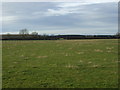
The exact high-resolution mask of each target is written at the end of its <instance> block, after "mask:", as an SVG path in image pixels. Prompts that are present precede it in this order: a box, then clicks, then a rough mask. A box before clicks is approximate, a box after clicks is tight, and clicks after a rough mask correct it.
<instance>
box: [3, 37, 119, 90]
mask: <svg viewBox="0 0 120 90" xmlns="http://www.w3.org/2000/svg"><path fill="white" fill-rule="evenodd" d="M2 59H3V77H2V78H3V88H8V87H9V88H115V87H117V86H118V40H117V39H103V40H102V39H91V40H87V39H86V40H51V41H49V40H46V41H45V40H43V41H42V40H41V41H40V40H36V41H32V40H30V41H3V47H2Z"/></svg>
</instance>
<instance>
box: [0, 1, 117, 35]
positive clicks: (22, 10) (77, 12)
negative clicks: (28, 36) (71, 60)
mask: <svg viewBox="0 0 120 90" xmlns="http://www.w3.org/2000/svg"><path fill="white" fill-rule="evenodd" d="M0 9H1V8H0ZM0 21H2V32H0V33H19V30H21V29H23V28H27V29H28V30H29V31H30V33H31V32H32V31H37V32H39V34H89V35H90V34H92V35H93V34H115V33H116V32H117V31H118V2H117V0H103V1H102V0H101V1H100V0H84V1H83V0H81V2H4V3H2V19H1V18H0Z"/></svg>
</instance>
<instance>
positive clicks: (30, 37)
mask: <svg viewBox="0 0 120 90" xmlns="http://www.w3.org/2000/svg"><path fill="white" fill-rule="evenodd" d="M118 38H120V33H119V32H118V33H117V34H116V35H50V36H49V35H46V34H44V35H39V34H38V32H32V33H31V34H29V31H28V30H27V29H22V30H20V31H19V34H6V35H2V38H1V39H2V40H63V39H67V40H70V39H118Z"/></svg>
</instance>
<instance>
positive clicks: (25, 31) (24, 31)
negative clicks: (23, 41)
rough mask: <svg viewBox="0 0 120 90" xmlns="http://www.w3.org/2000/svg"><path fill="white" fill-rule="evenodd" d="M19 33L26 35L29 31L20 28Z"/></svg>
mask: <svg viewBox="0 0 120 90" xmlns="http://www.w3.org/2000/svg"><path fill="white" fill-rule="evenodd" d="M19 34H22V35H27V34H29V31H28V30H27V29H22V30H20V32H19Z"/></svg>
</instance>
